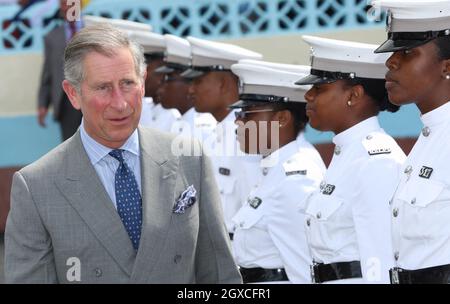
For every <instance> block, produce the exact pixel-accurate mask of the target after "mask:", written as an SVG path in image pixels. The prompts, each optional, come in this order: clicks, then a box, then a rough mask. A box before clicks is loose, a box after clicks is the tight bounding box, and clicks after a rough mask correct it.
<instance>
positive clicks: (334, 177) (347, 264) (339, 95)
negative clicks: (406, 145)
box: [297, 36, 405, 283]
mask: <svg viewBox="0 0 450 304" xmlns="http://www.w3.org/2000/svg"><path fill="white" fill-rule="evenodd" d="M303 39H304V40H305V41H306V42H307V43H308V44H310V45H311V47H312V58H311V59H312V67H311V74H310V75H309V76H307V77H305V78H303V79H301V80H300V81H298V82H297V83H298V84H303V85H304V84H312V85H313V87H312V88H311V89H310V90H309V91H308V92H307V93H306V95H305V98H306V100H307V105H306V114H307V115H308V117H309V122H310V124H311V126H312V127H313V128H315V129H317V130H320V131H332V132H333V133H335V134H336V135H335V137H334V138H333V143H334V144H335V145H336V146H335V149H334V155H333V158H332V160H331V163H330V165H329V167H328V170H327V172H326V175H325V178H324V180H323V181H322V183H321V186H320V190H318V191H316V192H315V193H314V194H313V195H311V197H310V198H309V199H308V202H307V207H306V220H305V227H306V233H307V238H308V243H309V247H310V249H311V254H312V258H313V260H314V262H313V264H312V265H311V275H312V280H313V282H316V283H323V282H330V283H363V282H368V283H389V268H390V267H391V266H392V264H393V257H392V246H391V233H390V214H389V200H390V198H391V197H392V194H393V193H394V190H395V185H396V184H397V181H398V179H399V178H400V177H399V174H400V167H401V165H402V163H403V161H404V159H405V154H404V153H403V151H402V150H401V149H400V147H399V146H398V145H397V143H396V142H395V140H394V139H393V138H392V137H390V136H389V135H388V134H386V133H385V132H384V131H383V129H382V128H381V127H380V125H379V123H378V119H377V114H378V113H379V112H380V110H388V111H395V110H397V109H398V107H396V106H394V105H392V104H390V103H388V101H387V98H386V97H387V95H386V90H385V88H384V83H385V81H384V75H385V72H386V67H385V66H384V61H385V59H386V58H387V56H384V55H378V54H374V53H373V51H374V49H375V47H376V46H375V45H369V44H361V43H355V42H346V41H338V40H332V39H324V38H319V37H311V36H304V37H303Z"/></svg>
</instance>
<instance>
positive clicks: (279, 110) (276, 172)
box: [231, 63, 325, 283]
mask: <svg viewBox="0 0 450 304" xmlns="http://www.w3.org/2000/svg"><path fill="white" fill-rule="evenodd" d="M231 69H232V71H233V73H235V74H236V75H238V76H239V79H240V82H241V85H242V86H241V94H240V99H241V100H240V101H238V102H237V103H235V104H234V105H232V108H240V109H241V111H240V112H236V117H237V118H236V123H237V124H238V129H237V135H238V141H239V143H240V148H241V150H242V151H244V152H246V153H248V154H259V155H262V156H263V158H262V161H261V164H260V167H261V171H260V174H259V176H258V177H256V178H258V180H257V182H256V185H255V187H254V188H253V189H252V191H251V193H250V195H249V197H248V199H247V201H246V202H244V203H243V206H242V207H241V208H240V209H239V211H238V212H237V213H236V215H235V216H234V217H233V219H232V221H233V223H234V227H235V231H234V241H233V249H234V254H235V260H236V263H237V264H238V265H239V267H240V271H241V274H242V278H243V281H244V283H269V282H270V283H288V282H292V283H308V282H309V264H310V263H311V257H310V255H309V251H308V248H307V244H306V239H305V232H304V227H303V225H302V222H303V221H304V215H303V214H301V213H299V212H298V209H299V206H300V208H301V207H302V206H303V204H304V200H305V199H306V197H307V196H308V195H309V194H310V193H311V192H313V191H314V190H316V189H317V188H318V187H319V183H320V181H321V179H322V177H323V173H324V171H325V166H324V164H323V161H322V159H321V157H320V155H319V153H318V152H317V151H316V150H315V149H314V147H313V146H312V145H311V144H310V143H308V142H307V141H306V140H305V138H304V137H303V130H304V128H305V125H306V122H307V117H306V115H305V101H304V98H303V96H304V93H305V91H306V90H305V89H304V88H302V87H300V86H296V85H295V84H294V82H295V81H296V80H297V79H298V78H299V77H301V75H302V74H299V73H292V72H287V71H281V70H275V69H272V68H268V67H264V66H263V64H261V65H254V64H241V63H239V64H236V65H233V66H232V67H231ZM303 75H306V74H303ZM299 133H300V136H299V139H298V140H296V139H297V136H298V135H299Z"/></svg>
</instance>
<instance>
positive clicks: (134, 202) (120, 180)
mask: <svg viewBox="0 0 450 304" xmlns="http://www.w3.org/2000/svg"><path fill="white" fill-rule="evenodd" d="M109 155H111V156H112V157H114V158H115V159H117V160H118V161H119V163H120V164H119V168H117V171H116V176H115V189H116V205H117V212H118V213H119V216H120V218H121V219H122V222H123V225H124V226H125V229H126V230H127V232H128V235H129V236H130V239H131V242H132V243H133V247H134V249H135V250H137V249H138V248H139V240H140V238H141V228H142V198H141V194H140V193H139V188H138V185H137V182H136V178H135V176H134V174H133V171H131V169H130V167H128V165H127V163H126V162H125V160H124V159H123V155H122V150H118V149H116V150H112V151H111V152H109Z"/></svg>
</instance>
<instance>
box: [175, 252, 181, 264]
mask: <svg viewBox="0 0 450 304" xmlns="http://www.w3.org/2000/svg"><path fill="white" fill-rule="evenodd" d="M180 260H181V255H179V254H177V255H176V256H174V257H173V262H174V263H175V264H178V262H180Z"/></svg>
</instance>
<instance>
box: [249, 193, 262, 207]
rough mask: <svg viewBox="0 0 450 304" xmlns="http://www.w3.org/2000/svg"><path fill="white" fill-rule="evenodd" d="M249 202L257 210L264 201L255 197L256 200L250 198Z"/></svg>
mask: <svg viewBox="0 0 450 304" xmlns="http://www.w3.org/2000/svg"><path fill="white" fill-rule="evenodd" d="M247 202H248V204H249V205H250V206H251V207H252V208H253V209H256V208H258V207H259V205H261V203H262V200H261V199H260V198H259V197H256V196H255V197H254V198H249V199H248V201H247Z"/></svg>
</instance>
